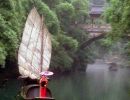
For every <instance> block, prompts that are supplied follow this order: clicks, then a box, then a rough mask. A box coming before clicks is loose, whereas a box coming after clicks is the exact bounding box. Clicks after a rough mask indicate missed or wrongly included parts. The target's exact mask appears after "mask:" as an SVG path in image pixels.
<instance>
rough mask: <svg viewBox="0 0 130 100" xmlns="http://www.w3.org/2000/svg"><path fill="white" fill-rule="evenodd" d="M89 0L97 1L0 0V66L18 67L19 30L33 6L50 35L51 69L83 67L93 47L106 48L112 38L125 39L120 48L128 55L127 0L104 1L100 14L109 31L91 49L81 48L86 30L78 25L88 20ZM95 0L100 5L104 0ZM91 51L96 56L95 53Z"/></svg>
mask: <svg viewBox="0 0 130 100" xmlns="http://www.w3.org/2000/svg"><path fill="white" fill-rule="evenodd" d="M90 2H94V3H95V4H96V3H97V1H96V0H4V1H2V0H1V4H0V22H1V24H0V33H1V34H0V68H8V67H11V68H12V69H15V67H14V66H16V67H17V66H18V65H17V54H18V48H19V45H20V42H21V36H22V32H23V29H24V25H25V22H26V18H27V15H28V13H29V12H30V10H31V9H32V8H33V7H34V6H35V7H36V9H37V10H38V12H39V13H40V14H42V15H43V16H44V17H45V20H44V21H45V24H46V25H47V27H48V29H49V32H50V33H51V35H52V48H53V49H52V59H51V67H50V68H51V70H56V71H60V72H63V71H70V70H72V69H73V70H75V69H77V70H79V69H81V70H85V68H86V65H87V63H88V62H91V61H92V60H93V59H94V58H95V57H96V56H94V55H95V54H94V52H93V50H95V48H97V46H96V45H97V44H98V45H101V48H106V47H107V48H109V46H110V45H111V44H112V43H114V41H116V40H118V39H121V38H122V37H125V41H126V44H125V45H126V47H125V48H124V51H125V53H126V54H128V55H129V54H130V52H129V48H130V43H129V41H128V38H129V29H130V28H129V20H128V18H129V13H130V12H129V8H130V7H129V3H130V2H128V1H120V0H108V2H109V3H108V8H107V10H106V12H105V13H104V16H105V18H106V21H107V22H108V23H110V24H111V26H112V32H111V33H110V34H109V35H108V37H107V39H103V40H100V41H99V42H97V43H95V44H93V47H92V48H93V50H91V47H90V48H88V47H87V48H86V47H84V49H81V45H82V44H83V43H84V42H85V41H86V40H88V38H89V36H88V33H87V31H85V30H83V29H82V28H81V27H80V25H81V24H86V23H88V22H90V18H89V7H90V5H89V3H90ZM98 3H100V4H104V3H105V0H101V2H98ZM118 6H120V9H118ZM94 45H95V47H94ZM107 48H106V49H107ZM98 51H100V50H98ZM95 53H97V55H98V52H96V51H95Z"/></svg>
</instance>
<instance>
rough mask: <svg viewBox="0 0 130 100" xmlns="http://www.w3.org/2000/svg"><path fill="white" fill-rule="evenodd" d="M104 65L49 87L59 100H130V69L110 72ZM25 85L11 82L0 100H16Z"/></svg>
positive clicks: (90, 67) (57, 80) (92, 66)
mask: <svg viewBox="0 0 130 100" xmlns="http://www.w3.org/2000/svg"><path fill="white" fill-rule="evenodd" d="M108 67H109V66H108V65H107V64H105V63H103V62H100V61H98V62H95V63H94V64H88V68H87V70H86V72H76V73H73V74H69V75H62V76H59V77H56V78H54V79H52V80H51V81H50V83H49V88H50V89H51V91H52V94H53V97H54V98H55V99H56V100H130V69H128V68H119V69H118V70H117V71H109V70H108ZM20 87H21V82H20V81H18V80H8V82H7V83H6V84H5V86H4V87H1V89H0V100H15V96H16V95H17V93H18V92H19V90H20Z"/></svg>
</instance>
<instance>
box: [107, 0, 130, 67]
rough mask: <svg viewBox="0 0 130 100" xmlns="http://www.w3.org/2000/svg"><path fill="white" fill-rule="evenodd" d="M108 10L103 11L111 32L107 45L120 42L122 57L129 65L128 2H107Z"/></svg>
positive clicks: (129, 3)
mask: <svg viewBox="0 0 130 100" xmlns="http://www.w3.org/2000/svg"><path fill="white" fill-rule="evenodd" d="M107 1H108V4H109V6H108V8H107V9H106V11H105V18H106V21H107V22H108V23H110V24H111V27H112V31H111V33H110V34H109V35H108V39H107V43H110V44H112V43H114V42H117V41H120V42H122V44H123V46H122V48H121V49H122V51H123V54H124V57H126V59H127V60H128V66H129V64H130V62H129V60H130V41H129V38H130V37H129V34H130V21H129V16H130V1H128V0H107Z"/></svg>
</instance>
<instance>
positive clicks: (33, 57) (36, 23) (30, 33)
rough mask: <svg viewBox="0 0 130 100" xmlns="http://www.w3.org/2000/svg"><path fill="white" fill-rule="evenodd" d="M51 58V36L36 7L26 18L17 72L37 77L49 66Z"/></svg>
mask: <svg viewBox="0 0 130 100" xmlns="http://www.w3.org/2000/svg"><path fill="white" fill-rule="evenodd" d="M50 59H51V37H50V34H49V32H48V30H47V28H46V26H45V25H44V23H43V17H41V16H40V15H39V14H38V12H37V10H36V8H33V9H32V10H31V11H30V13H29V15H28V18H27V21H26V24H25V28H24V31H23V36H22V41H21V44H20V47H19V51H18V65H19V72H20V74H21V75H23V76H27V77H30V78H32V79H37V78H39V77H40V73H41V72H42V71H46V70H48V68H49V64H50Z"/></svg>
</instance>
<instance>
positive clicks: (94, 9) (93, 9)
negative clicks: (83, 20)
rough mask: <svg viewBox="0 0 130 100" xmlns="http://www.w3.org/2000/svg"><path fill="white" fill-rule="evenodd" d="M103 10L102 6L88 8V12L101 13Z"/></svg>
mask: <svg viewBox="0 0 130 100" xmlns="http://www.w3.org/2000/svg"><path fill="white" fill-rule="evenodd" d="M103 11H104V9H103V6H92V7H91V9H90V12H89V13H90V14H102V13H103Z"/></svg>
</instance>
